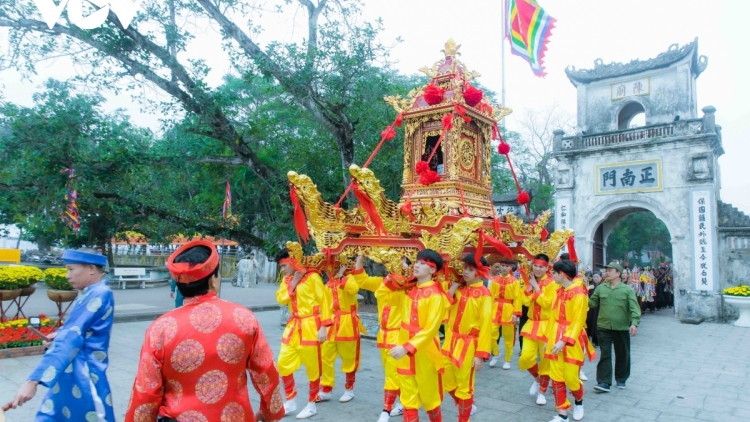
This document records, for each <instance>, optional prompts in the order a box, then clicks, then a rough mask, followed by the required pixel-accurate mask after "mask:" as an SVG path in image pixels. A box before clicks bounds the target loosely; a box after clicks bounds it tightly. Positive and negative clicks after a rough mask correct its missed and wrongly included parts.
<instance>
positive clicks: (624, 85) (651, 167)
mask: <svg viewBox="0 0 750 422" xmlns="http://www.w3.org/2000/svg"><path fill="white" fill-rule="evenodd" d="M706 65H707V58H706V57H705V56H698V40H697V39H696V40H695V41H693V42H692V43H690V44H687V45H685V46H683V47H681V48H680V47H678V46H677V45H673V46H671V47H670V48H669V50H668V51H667V52H665V53H662V54H659V55H658V56H657V57H656V58H653V59H649V60H645V61H640V60H634V61H631V62H630V63H627V64H621V63H611V64H603V63H602V61H601V59H598V60H596V61H595V67H594V68H593V69H587V70H577V69H575V68H569V69H567V70H566V73H567V75H568V78H569V79H570V81H571V82H572V83H573V85H574V86H575V87H576V89H577V91H578V125H577V134H576V135H575V136H570V137H565V136H564V133H563V132H562V131H556V132H555V142H554V154H555V158H556V159H557V161H558V169H557V174H556V180H555V188H556V193H555V203H556V210H555V223H556V229H564V228H572V229H574V230H575V235H576V249H577V251H578V255H579V257H580V258H581V260H582V262H584V263H586V264H591V265H593V266H598V265H603V264H604V263H605V262H607V261H608V258H607V257H606V252H605V251H606V240H607V237H608V236H609V233H611V231H612V230H613V229H614V228H615V227H616V225H617V222H618V221H619V220H620V219H622V218H623V217H625V216H626V215H628V214H630V213H633V212H639V211H644V210H647V211H651V212H653V213H654V214H655V215H656V217H658V218H659V219H660V220H661V221H663V222H664V224H665V225H666V227H667V228H668V230H669V233H670V235H671V242H672V253H673V259H674V262H673V265H674V279H675V308H676V312H677V315H678V317H680V318H681V319H695V318H699V319H700V318H702V319H718V318H721V317H722V316H723V311H722V309H723V307H722V303H721V296H720V294H719V293H720V291H721V289H722V288H724V287H726V286H727V285H729V284H730V283H731V282H730V281H729V280H726V279H725V278H726V277H724V274H722V273H721V271H720V268H719V256H720V254H721V252H723V249H725V248H724V246H726V245H722V247H723V248H722V251H720V247H719V246H720V242H721V241H725V240H726V235H725V234H722V235H721V236H722V237H721V239H720V237H719V235H720V233H723V232H722V229H721V228H720V227H719V219H720V217H721V215H719V214H718V213H721V212H723V213H724V214H726V213H727V209H726V207H725V206H724V204H721V206H718V205H717V203H718V199H719V189H720V186H721V185H720V173H719V166H718V162H717V159H718V157H719V156H721V155H722V154H723V153H724V150H723V148H722V143H721V128H720V127H719V126H717V125H716V123H715V117H714V112H715V109H714V108H713V107H711V106H707V107H704V108H703V109H702V111H703V113H702V115H699V114H698V110H697V100H696V90H695V81H696V78H697V77H698V76H699V75H700V74H701V73H702V72H703V71H704V70H705V69H706ZM640 113H644V114H645V126H641V127H633V125H632V124H631V121H632V120H633V118H634V117H635V116H636V115H638V114H640ZM720 208H721V209H722V210H723V211H721V210H720ZM729 211H730V212H734V213H737V211H736V210H732V209H731V207H729ZM724 220H726V218H724ZM735 220H736V219H735ZM735 243H736V242H735ZM745 255H747V253H745ZM722 259H723V258H722ZM744 265H746V264H744Z"/></svg>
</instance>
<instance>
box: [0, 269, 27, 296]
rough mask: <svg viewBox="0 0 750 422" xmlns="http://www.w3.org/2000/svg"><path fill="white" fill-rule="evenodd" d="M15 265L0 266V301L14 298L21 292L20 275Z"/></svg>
mask: <svg viewBox="0 0 750 422" xmlns="http://www.w3.org/2000/svg"><path fill="white" fill-rule="evenodd" d="M14 268H16V267H0V302H1V301H6V300H15V298H17V297H18V296H19V295H20V294H21V285H22V284H23V283H24V282H22V281H21V276H20V274H19V273H18V271H15V270H14Z"/></svg>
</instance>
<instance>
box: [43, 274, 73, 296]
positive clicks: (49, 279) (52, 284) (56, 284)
mask: <svg viewBox="0 0 750 422" xmlns="http://www.w3.org/2000/svg"><path fill="white" fill-rule="evenodd" d="M67 272H68V270H67V269H65V268H47V269H46V270H45V271H44V283H45V284H46V285H47V287H48V290H47V297H49V298H50V300H52V301H53V302H57V303H60V302H70V301H72V300H73V299H75V298H76V296H78V291H76V290H75V289H74V288H73V286H71V285H70V283H69V282H68V279H67V278H65V274H67Z"/></svg>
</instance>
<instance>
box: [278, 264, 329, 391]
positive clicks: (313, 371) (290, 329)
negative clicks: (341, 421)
mask: <svg viewBox="0 0 750 422" xmlns="http://www.w3.org/2000/svg"><path fill="white" fill-rule="evenodd" d="M291 281H292V276H285V277H284V280H283V281H282V282H281V285H280V286H279V290H277V291H276V300H277V301H278V302H279V304H281V305H288V306H289V321H288V322H287V324H286V328H285V329H284V334H283V336H282V337H281V351H280V352H279V361H278V369H279V374H280V375H281V376H282V378H283V379H284V389H285V390H286V395H287V400H289V399H292V398H294V397H296V396H297V391H296V389H295V388H294V377H293V376H292V374H293V373H294V372H295V371H296V370H298V369H299V367H300V365H305V371H306V372H307V378H308V379H309V380H310V397H309V400H308V401H309V402H314V401H316V400H317V396H318V388H319V387H320V373H321V365H322V362H321V356H320V343H319V342H318V331H319V330H320V327H322V326H327V325H331V322H332V321H331V305H330V303H328V300H327V298H326V294H325V286H324V285H323V280H322V279H321V278H320V275H319V274H318V273H315V272H308V273H306V274H305V275H304V276H303V277H302V279H301V280H300V281H299V283H297V286H296V288H295V289H294V290H292V289H291V286H290V284H289V283H291Z"/></svg>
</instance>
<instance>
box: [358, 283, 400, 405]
mask: <svg viewBox="0 0 750 422" xmlns="http://www.w3.org/2000/svg"><path fill="white" fill-rule="evenodd" d="M350 277H352V278H353V279H354V281H356V282H357V285H358V286H359V288H361V289H364V290H369V291H371V292H373V293H375V298H376V299H377V302H378V323H379V324H380V329H379V330H378V337H377V347H378V348H379V349H380V360H381V362H382V364H383V373H384V378H385V380H384V382H383V392H384V396H385V397H384V400H383V409H384V410H387V411H388V412H390V411H391V410H393V404H394V403H395V401H396V397H398V395H399V378H398V372H397V371H396V360H395V359H393V358H392V357H391V356H390V355H389V354H388V352H389V351H390V350H391V349H392V348H394V347H396V345H397V344H398V332H399V330H400V329H401V306H402V304H403V298H404V290H398V289H395V288H394V289H393V290H392V289H390V288H388V287H386V286H385V285H384V282H383V277H370V276H368V275H367V274H366V273H365V272H364V270H359V271H357V270H355V271H352V273H351V275H350ZM386 283H388V281H386Z"/></svg>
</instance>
